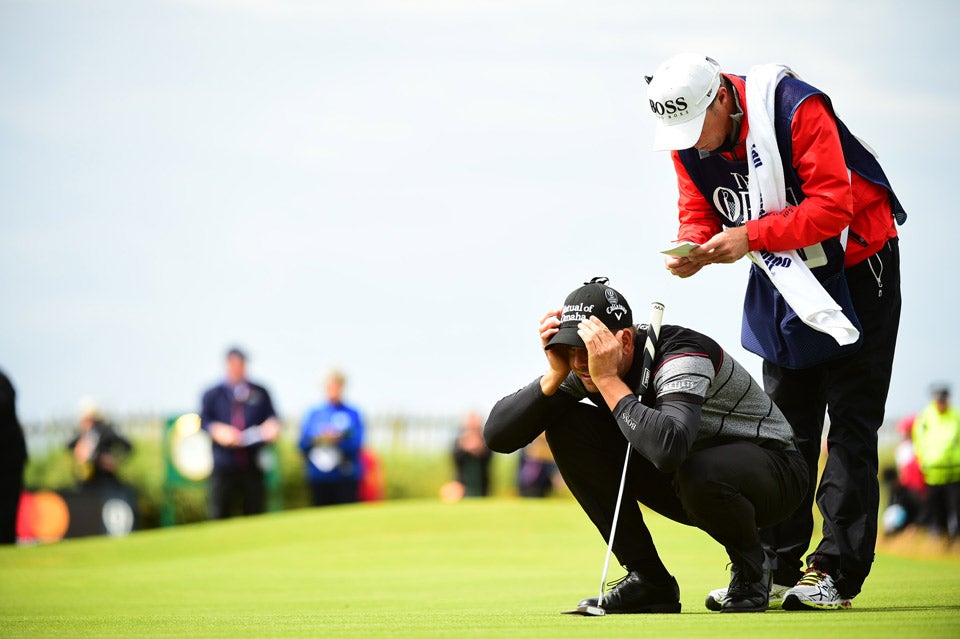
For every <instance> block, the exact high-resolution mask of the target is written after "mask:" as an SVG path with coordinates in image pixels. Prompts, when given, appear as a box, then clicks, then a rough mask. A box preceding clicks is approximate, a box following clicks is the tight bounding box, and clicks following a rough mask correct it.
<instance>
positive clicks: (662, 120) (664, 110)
mask: <svg viewBox="0 0 960 639" xmlns="http://www.w3.org/2000/svg"><path fill="white" fill-rule="evenodd" d="M647 83H648V85H649V86H648V87H647V97H649V98H650V110H651V111H652V112H653V115H654V116H655V117H656V118H657V128H656V132H655V133H654V138H653V149H654V150H655V151H671V150H680V149H689V148H690V147H692V146H693V145H694V144H696V143H697V140H699V139H700V133H701V132H702V131H703V120H704V118H706V115H707V107H708V106H710V103H711V102H713V99H714V98H715V97H716V95H717V89H718V88H719V87H720V65H719V64H718V63H717V61H716V60H713V59H712V58H708V57H707V56H705V55H697V54H693V53H681V54H679V55H675V56H673V57H672V58H670V59H669V60H667V61H666V62H664V63H663V64H661V65H660V66H659V67H658V68H657V70H656V71H655V72H654V74H653V77H652V78H649V79H648V80H647Z"/></svg>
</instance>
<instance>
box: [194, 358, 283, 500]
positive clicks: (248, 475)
mask: <svg viewBox="0 0 960 639" xmlns="http://www.w3.org/2000/svg"><path fill="white" fill-rule="evenodd" d="M246 364H247V356H246V354H245V353H244V352H243V351H242V350H240V349H239V348H231V349H230V350H229V351H227V355H226V374H225V375H224V378H223V380H222V381H220V382H219V383H217V384H216V385H214V386H212V387H211V388H209V389H208V390H207V391H205V392H204V393H203V397H202V399H201V407H200V423H201V426H202V427H203V429H204V430H205V431H207V433H209V434H210V438H211V439H212V440H213V472H212V473H211V475H210V480H209V505H208V515H209V517H210V518H211V519H225V518H227V517H230V516H231V514H232V512H233V510H234V502H236V501H240V502H241V504H242V512H243V514H244V515H255V514H259V513H262V512H264V511H265V510H266V487H265V485H264V474H263V469H262V468H261V466H260V451H261V449H262V448H263V447H264V445H266V444H268V443H271V442H273V441H276V439H277V437H279V435H280V421H279V420H278V419H277V414H276V411H274V408H273V401H272V400H271V399H270V393H269V392H267V389H266V388H264V387H263V386H260V385H259V384H255V383H253V382H251V381H250V380H249V379H247V374H246Z"/></svg>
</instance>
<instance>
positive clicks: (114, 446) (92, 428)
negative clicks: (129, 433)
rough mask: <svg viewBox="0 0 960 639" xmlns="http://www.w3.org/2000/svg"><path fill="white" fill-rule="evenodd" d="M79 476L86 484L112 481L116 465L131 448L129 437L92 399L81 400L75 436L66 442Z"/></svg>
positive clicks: (113, 480)
mask: <svg viewBox="0 0 960 639" xmlns="http://www.w3.org/2000/svg"><path fill="white" fill-rule="evenodd" d="M67 448H68V449H69V450H70V451H72V453H73V459H74V462H75V466H76V469H77V473H78V475H79V477H80V480H81V481H82V482H83V483H84V484H87V485H95V484H97V485H102V484H115V483H117V482H118V479H117V468H118V466H119V464H120V461H121V460H123V459H124V458H125V457H126V456H127V455H129V454H130V452H131V451H132V450H133V445H132V444H131V443H130V441H129V440H128V439H127V438H126V437H124V436H123V435H121V434H120V433H118V432H117V430H116V429H115V428H114V427H113V425H112V424H110V423H109V422H107V420H106V419H104V417H103V415H102V413H101V411H100V408H99V407H98V406H97V404H96V402H95V401H93V399H91V398H89V397H86V398H84V399H82V400H81V401H80V419H79V421H78V430H77V434H76V436H74V437H73V439H71V440H70V441H69V442H68V443H67Z"/></svg>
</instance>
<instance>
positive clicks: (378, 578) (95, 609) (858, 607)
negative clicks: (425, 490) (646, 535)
mask: <svg viewBox="0 0 960 639" xmlns="http://www.w3.org/2000/svg"><path fill="white" fill-rule="evenodd" d="M647 519H648V522H649V525H650V528H651V530H652V532H653V535H654V538H655V539H656V540H657V543H658V546H659V548H660V551H661V555H662V556H663V559H664V562H665V563H666V564H667V566H668V568H670V570H671V571H672V572H673V574H674V575H675V576H676V577H677V580H678V581H679V582H680V588H681V595H682V601H683V614H681V615H628V616H607V617H602V618H590V617H579V616H574V615H561V614H559V613H560V611H561V610H564V609H567V608H570V607H572V606H573V605H575V604H576V603H577V601H578V600H579V599H580V598H581V597H584V596H593V595H595V594H596V592H597V589H598V586H599V579H600V571H601V569H602V567H603V566H602V565H603V556H604V553H605V550H606V545H605V543H604V541H603V539H602V538H601V537H600V535H599V534H597V532H596V531H595V530H594V529H593V528H592V527H591V526H590V524H589V523H588V522H587V520H586V518H585V516H584V515H583V514H582V513H581V512H580V510H579V508H578V507H577V505H576V504H575V503H574V502H572V501H570V500H567V499H548V500H519V499H516V500H509V499H503V500H500V499H493V500H467V501H462V502H459V503H455V504H443V503H440V502H438V501H396V502H387V503H381V504H376V505H369V504H362V505H353V506H342V507H333V508H326V509H307V510H297V511H289V512H285V513H278V514H272V515H265V516H261V517H255V518H247V519H236V520H231V521H227V522H210V523H203V524H193V525H188V526H181V527H178V528H170V529H163V530H153V531H145V532H139V533H134V534H133V535H131V536H129V537H126V538H123V539H112V538H88V539H79V540H73V541H67V542H61V543H58V544H53V545H49V546H35V547H22V548H9V547H5V548H0V637H41V636H46V637H110V636H135V637H167V636H189V637H231V638H233V637H319V636H324V637H364V638H371V637H374V638H375V637H391V638H396V637H458V638H459V637H511V638H516V637H549V638H550V639H559V638H561V637H590V638H597V637H617V638H618V639H619V638H622V637H624V636H654V637H657V639H661V638H664V637H718V636H721V637H722V636H724V635H727V634H729V635H731V636H736V637H737V639H743V638H746V637H774V636H775V637H777V638H778V639H780V638H783V637H807V638H809V637H810V636H813V635H814V634H815V635H816V636H838V637H844V638H845V639H849V638H857V637H865V638H867V637H869V638H870V639H874V638H876V637H884V636H894V635H895V636H897V637H898V639H906V638H908V637H952V638H956V637H960V559H958V557H957V556H956V555H953V556H950V557H945V558H939V559H930V560H921V559H905V558H901V557H894V556H889V555H883V554H880V555H878V558H877V561H876V563H875V566H874V571H873V574H872V575H871V577H870V579H869V580H868V582H867V587H866V590H865V591H864V593H863V594H862V595H861V596H860V597H858V598H857V599H856V600H855V601H854V608H853V609H852V610H848V611H838V612H828V613H817V612H804V613H790V612H784V611H771V612H767V613H764V614H752V615H721V614H718V613H711V612H709V611H707V610H706V609H705V608H704V607H703V598H704V596H705V595H706V593H707V592H708V591H709V590H710V589H711V588H715V587H718V586H721V585H723V584H724V583H725V580H726V579H727V572H726V561H727V559H726V556H725V554H724V553H723V551H722V549H721V548H720V547H719V546H718V545H717V544H716V543H714V542H713V541H712V540H711V539H710V538H708V537H707V536H706V535H705V534H704V533H703V532H701V531H699V530H697V529H694V528H688V527H684V526H681V525H679V524H675V523H673V522H670V521H667V520H664V519H662V518H660V517H659V516H656V515H649V516H648V517H647ZM621 574H622V570H621V569H619V567H617V566H613V567H611V570H610V577H611V578H617V577H619V576H620V575H621Z"/></svg>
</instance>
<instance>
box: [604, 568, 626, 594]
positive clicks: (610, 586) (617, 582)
mask: <svg viewBox="0 0 960 639" xmlns="http://www.w3.org/2000/svg"><path fill="white" fill-rule="evenodd" d="M629 577H630V573H629V572H628V573H627V574H625V575H624V576H623V577H620V578H619V579H614V580H613V581H608V582H607V590H613V589H615V588H616V587H617V586H619V585H620V584H622V583H623V582H625V581H626V580H627V579H628V578H629Z"/></svg>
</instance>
